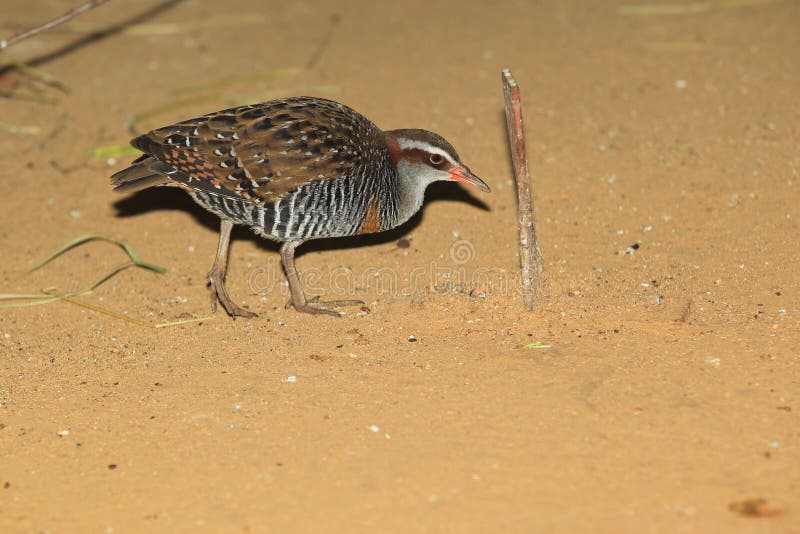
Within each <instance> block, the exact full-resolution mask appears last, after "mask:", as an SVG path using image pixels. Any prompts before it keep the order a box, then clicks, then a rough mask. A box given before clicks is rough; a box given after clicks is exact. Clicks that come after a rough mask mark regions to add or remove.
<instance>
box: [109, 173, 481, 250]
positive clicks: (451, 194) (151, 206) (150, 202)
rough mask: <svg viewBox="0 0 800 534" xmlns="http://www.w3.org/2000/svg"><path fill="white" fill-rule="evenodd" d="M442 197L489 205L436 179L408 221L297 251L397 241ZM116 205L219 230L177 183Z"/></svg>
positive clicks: (122, 212) (267, 244) (263, 243)
mask: <svg viewBox="0 0 800 534" xmlns="http://www.w3.org/2000/svg"><path fill="white" fill-rule="evenodd" d="M441 201H458V202H464V203H465V204H468V205H470V206H472V207H475V208H478V209H480V210H482V211H489V206H488V205H487V204H486V203H485V202H483V201H482V200H480V199H479V198H477V197H474V196H472V195H471V194H470V193H469V192H468V191H467V190H465V189H464V188H462V187H460V186H457V185H455V184H452V183H443V182H440V183H434V184H432V185H430V186H429V187H428V190H427V191H426V194H425V206H423V208H422V209H421V210H419V211H418V212H417V213H416V214H415V215H414V216H413V217H411V219H410V220H409V221H408V222H406V223H405V224H402V225H400V226H398V227H397V228H394V229H392V230H388V231H386V232H381V233H378V234H369V235H357V236H349V237H339V238H331V239H315V240H312V241H310V242H308V243H306V244H305V245H303V247H302V249H301V250H299V251H298V252H301V251H302V252H311V251H321V250H342V249H349V248H354V247H363V246H369V245H381V244H386V243H390V242H392V241H397V240H398V239H400V238H402V237H403V236H404V235H407V234H409V233H411V232H412V231H414V230H415V229H416V228H417V227H418V226H419V225H420V224H422V219H423V217H424V212H425V210H426V209H427V208H430V209H433V208H432V205H433V204H436V203H437V202H441ZM426 206H427V208H426ZM114 208H115V209H116V210H117V216H118V217H122V218H127V217H133V216H136V215H141V214H143V213H149V212H153V211H174V210H181V211H186V212H188V213H190V214H191V215H192V216H193V217H194V218H195V220H196V221H197V222H198V223H200V224H201V225H202V226H204V227H206V228H208V229H209V230H211V231H214V232H217V231H219V218H218V217H217V216H216V215H214V214H212V213H210V212H208V211H206V210H205V209H203V208H202V207H201V206H199V205H198V204H196V203H195V202H194V201H193V200H192V199H191V198H190V197H189V195H187V194H186V192H184V191H182V190H181V189H179V188H177V187H155V188H152V189H145V190H143V191H138V192H137V193H134V194H133V195H131V196H128V197H125V198H123V199H121V200H118V201H117V202H115V203H114ZM233 237H234V239H246V240H248V241H251V242H253V243H255V244H257V245H258V246H259V247H262V248H264V249H267V250H272V251H277V250H278V249H279V248H280V244H279V243H276V242H274V241H271V240H268V239H263V238H261V237H259V236H257V235H256V234H255V233H253V232H250V231H248V230H247V229H245V228H239V227H237V228H235V229H234V234H233ZM298 255H299V254H298Z"/></svg>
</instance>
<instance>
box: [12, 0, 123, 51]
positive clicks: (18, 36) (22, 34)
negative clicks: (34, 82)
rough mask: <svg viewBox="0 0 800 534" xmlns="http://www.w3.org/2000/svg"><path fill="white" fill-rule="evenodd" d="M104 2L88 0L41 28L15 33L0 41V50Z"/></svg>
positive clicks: (106, 0) (104, 0) (105, 0)
mask: <svg viewBox="0 0 800 534" xmlns="http://www.w3.org/2000/svg"><path fill="white" fill-rule="evenodd" d="M106 2H108V0H89V1H88V2H86V3H84V4H81V5H79V6H78V7H74V8H72V9H70V10H69V11H67V12H66V13H64V14H63V15H61V16H60V17H58V18H56V19H53V20H51V21H50V22H47V23H45V24H42V25H41V26H37V27H35V28H31V29H30V30H25V31H24V32H20V33H17V34H15V35H13V36H11V37H9V38H8V39H7V40H5V41H0V50H5V49H6V48H8V47H9V46H13V45H15V44H17V43H19V42H20V41H24V40H25V39H28V38H29V37H33V36H34V35H38V34H40V33H42V32H44V31H47V30H49V29H51V28H55V27H56V26H58V25H60V24H64V23H65V22H67V21H68V20H72V19H74V18H75V17H77V16H78V15H80V14H81V13H85V12H86V11H89V10H91V9H94V8H96V7H97V6H100V5H102V4H105V3H106Z"/></svg>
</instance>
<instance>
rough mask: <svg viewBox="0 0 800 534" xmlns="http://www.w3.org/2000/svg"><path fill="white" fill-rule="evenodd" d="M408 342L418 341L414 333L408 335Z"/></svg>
mask: <svg viewBox="0 0 800 534" xmlns="http://www.w3.org/2000/svg"><path fill="white" fill-rule="evenodd" d="M408 342H409V343H416V342H417V338H416V337H414V335H413V334H412V335H410V336H408Z"/></svg>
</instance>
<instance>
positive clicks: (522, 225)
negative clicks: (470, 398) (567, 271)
mask: <svg viewBox="0 0 800 534" xmlns="http://www.w3.org/2000/svg"><path fill="white" fill-rule="evenodd" d="M502 77H503V95H504V96H505V104H506V125H507V126H508V142H509V145H510V146H511V159H512V161H513V162H514V175H515V179H516V182H517V198H518V201H519V203H518V206H517V208H518V213H519V219H518V223H519V261H520V264H521V268H522V298H523V301H524V303H525V307H526V308H527V309H528V310H529V311H532V310H535V309H536V308H538V307H539V306H541V304H542V303H541V300H540V297H541V296H543V295H544V293H545V291H546V285H545V280H544V270H543V267H542V251H541V250H539V240H538V239H537V237H536V223H535V221H534V218H533V202H532V197H531V177H530V174H529V173H528V156H527V154H526V152H525V130H524V128H523V125H522V101H521V99H520V95H519V86H518V85H517V81H516V80H515V79H514V76H513V75H512V74H511V71H510V70H509V69H503V72H502Z"/></svg>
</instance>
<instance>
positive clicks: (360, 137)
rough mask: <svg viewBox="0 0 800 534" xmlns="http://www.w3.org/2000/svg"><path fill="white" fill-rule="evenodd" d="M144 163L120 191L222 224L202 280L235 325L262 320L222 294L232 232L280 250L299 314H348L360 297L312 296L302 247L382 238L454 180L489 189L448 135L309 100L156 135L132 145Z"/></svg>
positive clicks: (192, 122) (266, 105)
mask: <svg viewBox="0 0 800 534" xmlns="http://www.w3.org/2000/svg"><path fill="white" fill-rule="evenodd" d="M131 145H132V146H133V147H134V148H136V149H138V150H140V151H141V152H142V153H143V154H142V155H141V156H140V157H138V158H137V159H135V160H134V161H133V162H132V163H131V164H130V166H129V167H127V168H125V169H124V170H121V171H119V172H117V173H115V174H114V175H113V176H112V177H111V184H112V185H113V186H114V190H115V191H117V192H120V193H128V192H134V191H140V190H142V189H146V188H150V187H161V186H172V187H179V188H181V189H184V190H185V191H187V192H188V194H189V195H190V196H191V197H192V198H193V199H194V201H195V202H196V203H197V204H199V205H200V206H202V207H203V208H205V209H206V210H207V211H209V212H211V213H213V214H215V215H216V216H218V217H219V219H220V232H219V242H218V246H217V253H216V256H215V257H214V263H213V265H212V267H211V270H210V271H209V272H208V275H207V277H206V282H207V285H208V288H209V292H210V296H211V309H212V312H214V311H216V309H217V303H219V304H220V305H222V307H223V308H224V309H225V311H226V312H227V313H228V314H229V315H230V316H231V317H233V318H234V319H235V318H236V317H243V318H251V317H256V316H257V314H256V313H254V312H252V311H249V310H247V309H244V308H242V307H240V306H239V305H238V304H236V303H235V302H234V301H233V300H232V299H231V297H230V296H229V294H228V291H227V289H226V288H225V276H226V272H227V266H228V250H229V248H230V235H231V230H232V229H233V227H234V225H241V226H246V227H249V228H250V229H252V230H253V231H254V232H255V233H256V234H258V235H259V236H262V237H264V238H267V239H271V240H274V241H277V242H279V243H281V246H280V257H281V263H282V265H283V270H284V272H285V274H286V278H287V280H288V283H289V290H290V301H289V303H288V304H287V307H288V306H289V305H291V306H293V307H294V308H295V309H296V310H297V311H299V312H306V313H310V314H323V315H333V316H341V314H340V313H339V312H338V311H336V308H340V307H343V306H348V305H362V306H363V304H364V303H363V302H362V301H360V300H338V301H329V302H323V301H320V299H319V297H314V298H312V299H307V298H306V295H305V293H304V291H303V287H302V284H301V282H300V278H299V276H298V272H297V269H296V267H295V261H294V259H295V250H296V249H297V247H298V246H299V245H301V244H302V243H304V242H306V241H309V240H312V239H320V238H335V237H346V236H354V235H362V234H373V233H378V232H385V231H387V230H390V229H393V228H396V227H398V226H400V225H401V224H403V223H405V222H406V221H408V220H409V219H410V218H411V217H412V216H413V215H414V214H415V213H416V212H417V211H418V210H419V209H420V208H421V207H422V204H423V200H424V196H425V189H426V188H427V187H428V185H430V184H431V183H433V182H436V181H454V182H461V183H464V184H468V185H472V186H476V187H478V188H479V189H482V190H484V191H487V192H489V191H491V189H490V188H489V186H488V185H487V184H486V183H485V182H484V181H483V180H481V179H480V178H478V176H476V175H475V174H474V173H473V172H472V171H470V169H469V168H468V167H467V166H466V165H464V164H463V163H462V162H461V160H460V158H459V156H458V154H457V153H456V151H455V149H454V148H453V146H452V145H451V144H450V143H449V142H447V140H445V139H444V138H443V137H442V136H440V135H438V134H436V133H433V132H430V131H427V130H422V129H399V130H388V131H383V130H381V129H380V128H379V127H378V126H377V125H375V124H374V123H373V122H372V121H370V120H369V119H367V118H366V117H365V116H363V115H362V114H361V113H359V112H357V111H356V110H354V109H352V108H351V107H349V106H346V105H344V104H341V103H339V102H335V101H333V100H328V99H324V98H317V97H311V96H297V97H289V98H280V99H275V100H270V101H267V102H261V103H257V104H248V105H242V106H237V107H232V108H229V109H224V110H221V111H217V112H214V113H209V114H207V115H203V116H201V117H197V118H194V119H189V120H185V121H182V122H178V123H176V124H172V125H170V126H164V127H162V128H157V129H155V130H152V131H150V132H148V133H145V134H143V135H139V136H138V137H136V138H134V139H133V140H131Z"/></svg>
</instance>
